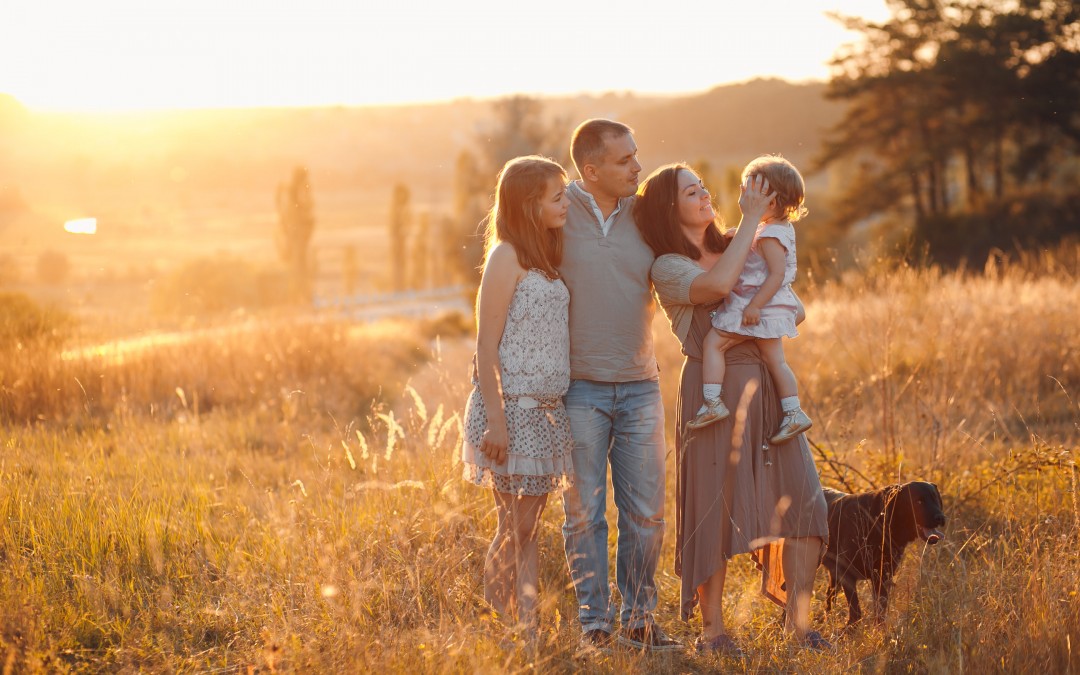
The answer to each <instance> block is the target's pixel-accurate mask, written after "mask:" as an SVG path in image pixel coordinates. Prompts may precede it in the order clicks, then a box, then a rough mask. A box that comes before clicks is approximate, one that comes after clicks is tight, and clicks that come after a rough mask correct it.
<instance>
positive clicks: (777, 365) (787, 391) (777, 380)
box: [757, 338, 799, 398]
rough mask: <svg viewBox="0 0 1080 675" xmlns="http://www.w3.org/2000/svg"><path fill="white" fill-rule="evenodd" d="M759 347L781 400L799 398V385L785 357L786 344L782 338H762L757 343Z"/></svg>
mask: <svg viewBox="0 0 1080 675" xmlns="http://www.w3.org/2000/svg"><path fill="white" fill-rule="evenodd" d="M757 346H758V350H759V351H760V352H761V358H762V360H763V361H765V365H766V366H767V367H768V369H769V374H770V375H772V379H773V384H774V385H776V392H777V393H778V394H779V395H780V398H787V397H789V396H798V395H799V384H798V383H797V382H796V381H795V372H794V371H793V370H791V366H789V365H788V364H787V359H786V358H785V357H784V343H783V342H782V341H781V338H768V339H765V338H762V339H759V340H758V341H757Z"/></svg>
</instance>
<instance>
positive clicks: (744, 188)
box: [739, 175, 776, 228]
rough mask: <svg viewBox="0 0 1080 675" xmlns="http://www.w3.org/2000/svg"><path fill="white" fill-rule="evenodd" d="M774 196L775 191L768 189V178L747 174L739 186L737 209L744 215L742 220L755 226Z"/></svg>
mask: <svg viewBox="0 0 1080 675" xmlns="http://www.w3.org/2000/svg"><path fill="white" fill-rule="evenodd" d="M775 196H776V193H775V192H771V191H770V190H769V179H768V178H766V177H765V176H762V175H756V176H747V177H746V182H745V183H743V184H742V185H741V186H739V210H740V211H742V214H743V216H746V217H745V218H743V220H742V222H743V223H747V222H749V223H751V224H752V225H753V227H755V228H756V227H757V224H758V223H760V222H761V221H762V219H763V218H764V217H765V213H766V212H767V211H768V210H769V206H770V204H771V203H772V200H773V197H775Z"/></svg>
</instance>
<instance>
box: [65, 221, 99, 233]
mask: <svg viewBox="0 0 1080 675" xmlns="http://www.w3.org/2000/svg"><path fill="white" fill-rule="evenodd" d="M64 230H65V231H67V232H70V233H71V234H94V233H96V232H97V218H76V219H75V220H69V221H67V222H66V223H64Z"/></svg>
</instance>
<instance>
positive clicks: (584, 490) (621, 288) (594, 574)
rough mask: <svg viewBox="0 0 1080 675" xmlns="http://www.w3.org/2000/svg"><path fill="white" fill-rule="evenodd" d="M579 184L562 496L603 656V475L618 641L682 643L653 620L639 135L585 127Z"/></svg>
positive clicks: (654, 383)
mask: <svg viewBox="0 0 1080 675" xmlns="http://www.w3.org/2000/svg"><path fill="white" fill-rule="evenodd" d="M570 154H571V157H572V158H573V161H574V166H575V167H576V168H577V171H578V174H579V175H580V180H577V181H574V182H572V183H571V184H570V185H569V187H568V188H567V194H568V196H569V197H570V210H569V213H568V215H567V220H566V226H565V228H564V234H565V241H564V249H563V263H562V265H561V266H560V268H559V271H560V273H561V274H562V276H563V279H564V281H565V283H566V285H567V287H568V288H569V289H570V378H571V379H570V389H569V391H568V392H567V394H566V409H567V412H568V413H569V416H570V427H571V431H572V432H573V435H574V452H573V460H574V472H575V484H574V487H573V488H571V489H570V490H568V491H566V492H565V493H564V495H563V511H564V513H565V517H566V518H565V522H564V524H563V538H564V542H565V548H566V560H567V564H568V565H569V567H570V576H571V578H572V579H573V582H574V590H575V592H576V593H577V599H578V618H579V620H580V621H581V628H582V638H581V640H582V645H583V647H586V648H596V649H600V650H606V649H607V648H609V647H610V644H611V642H612V633H613V630H614V607H613V606H612V604H611V597H610V595H611V594H610V590H609V586H608V554H607V538H608V537H607V533H608V525H607V517H606V514H605V510H606V508H607V470H608V464H609V463H610V465H611V483H612V488H613V490H614V497H615V505H616V508H617V510H618V529H619V537H618V548H617V554H616V575H615V576H616V582H617V585H618V588H619V593H620V595H621V596H622V608H621V612H620V623H621V630H620V633H619V635H618V638H617V641H618V642H619V643H620V644H623V645H627V646H630V647H634V648H637V649H645V650H650V651H665V650H673V649H679V648H681V645H680V644H679V643H678V642H676V641H674V640H672V639H671V638H669V637H668V636H667V635H665V634H664V632H663V630H661V629H660V627H659V626H657V625H656V624H655V623H654V621H653V611H654V609H655V608H656V585H655V575H656V567H657V562H658V559H659V557H660V545H661V542H662V541H663V537H664V479H665V476H664V456H665V454H666V447H665V439H664V410H663V403H662V401H661V398H660V386H659V381H658V370H657V366H656V357H655V355H654V354H653V341H652V319H653V313H654V311H655V306H654V304H653V297H652V286H651V284H650V281H649V269H650V268H651V267H652V262H653V257H654V256H653V253H652V250H651V249H650V248H649V247H648V245H646V244H645V242H644V241H643V240H642V239H641V236H640V234H639V232H638V229H637V226H636V224H635V223H634V217H633V203H634V194H635V193H636V191H637V186H638V174H639V173H640V172H641V164H640V163H638V160H637V144H636V143H635V142H634V136H633V131H632V130H631V129H630V128H629V127H627V126H626V125H624V124H620V123H618V122H613V121H611V120H603V119H592V120H587V121H586V122H584V123H582V124H581V125H580V126H579V127H578V128H577V129H576V130H575V131H574V135H573V138H572V140H571V143H570Z"/></svg>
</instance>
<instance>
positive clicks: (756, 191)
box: [690, 176, 775, 305]
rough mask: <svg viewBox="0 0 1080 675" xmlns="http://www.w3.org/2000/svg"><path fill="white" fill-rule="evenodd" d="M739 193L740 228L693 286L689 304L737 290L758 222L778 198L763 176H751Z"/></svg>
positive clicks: (722, 296) (706, 301) (712, 299)
mask: <svg viewBox="0 0 1080 675" xmlns="http://www.w3.org/2000/svg"><path fill="white" fill-rule="evenodd" d="M739 190H740V195H739V210H740V211H741V212H742V218H741V219H740V220H739V229H738V230H736V232H735V238H734V239H732V240H731V243H730V244H728V247H727V250H725V251H724V253H723V255H721V256H720V259H719V260H717V261H716V264H714V265H713V266H712V268H711V269H709V270H708V271H707V272H705V274H702V275H700V276H698V278H697V279H694V283H693V284H691V285H690V301H691V302H692V303H694V304H695V305H700V304H704V303H708V302H714V301H716V300H719V299H721V298H724V297H727V294H728V293H730V292H731V289H733V288H735V284H737V283H738V281H739V275H740V274H742V270H743V267H744V266H745V265H746V256H748V255H750V246H751V244H753V243H754V234H755V233H756V232H757V226H758V223H760V222H761V220H762V219H763V218H764V217H765V213H766V212H767V211H768V209H769V202H771V201H772V198H773V197H774V196H775V195H774V194H773V193H772V192H769V181H768V179H767V178H765V177H764V176H752V177H750V179H749V180H748V181H747V184H746V185H742V186H740V188H739Z"/></svg>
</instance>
